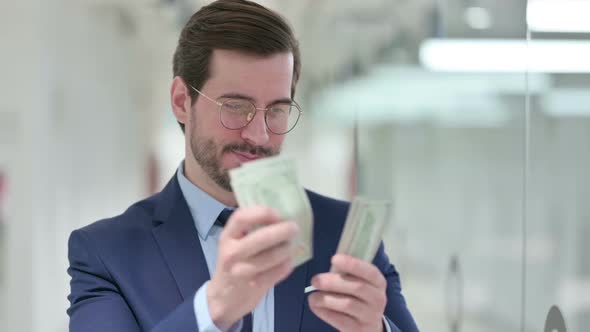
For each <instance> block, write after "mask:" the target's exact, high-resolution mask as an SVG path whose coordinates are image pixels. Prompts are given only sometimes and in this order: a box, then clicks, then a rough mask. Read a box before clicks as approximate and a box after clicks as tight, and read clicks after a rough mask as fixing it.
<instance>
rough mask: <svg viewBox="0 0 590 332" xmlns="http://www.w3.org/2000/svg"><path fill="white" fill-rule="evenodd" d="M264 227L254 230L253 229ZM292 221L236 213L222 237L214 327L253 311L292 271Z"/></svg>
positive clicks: (213, 285)
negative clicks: (271, 289)
mask: <svg viewBox="0 0 590 332" xmlns="http://www.w3.org/2000/svg"><path fill="white" fill-rule="evenodd" d="M258 225H266V226H265V227H261V228H260V229H257V230H255V231H253V232H249V231H250V230H251V229H252V228H253V227H254V226H258ZM298 231H299V230H298V227H297V224H296V223H294V222H281V220H280V217H279V215H278V214H277V213H276V212H275V211H274V210H272V209H270V208H265V207H252V208H243V209H238V210H236V212H235V213H233V214H232V216H231V217H230V219H229V220H228V222H227V224H226V226H225V228H224V229H223V231H222V232H221V234H220V237H219V246H218V247H219V256H218V259H217V266H216V268H215V273H214V274H213V277H212V278H211V281H210V283H209V285H208V286H207V304H208V306H209V313H210V315H211V319H212V320H213V322H214V323H215V325H216V326H217V327H218V328H220V329H221V330H227V329H229V328H230V327H231V326H232V325H233V324H234V323H235V322H237V321H238V320H239V319H240V318H242V317H243V316H244V315H246V314H247V313H249V312H251V311H253V310H254V308H255V307H256V305H257V304H258V302H260V300H261V299H262V297H263V296H264V295H265V294H266V292H267V291H268V290H269V289H270V288H271V287H273V286H274V285H275V284H276V283H278V282H280V281H281V280H283V279H285V278H286V277H287V276H288V275H289V274H290V273H291V272H292V271H293V258H292V257H293V251H294V248H293V246H292V245H291V242H292V240H293V239H294V238H295V236H296V234H297V232H298Z"/></svg>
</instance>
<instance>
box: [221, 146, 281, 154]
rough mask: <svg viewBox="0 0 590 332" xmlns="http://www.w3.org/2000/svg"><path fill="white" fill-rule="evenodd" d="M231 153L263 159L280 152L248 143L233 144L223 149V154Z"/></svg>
mask: <svg viewBox="0 0 590 332" xmlns="http://www.w3.org/2000/svg"><path fill="white" fill-rule="evenodd" d="M230 151H238V152H246V153H250V154H253V155H257V156H262V157H269V156H272V155H275V154H277V153H278V151H274V150H272V149H270V148H265V147H263V146H259V145H257V146H254V145H250V144H248V143H231V144H227V145H226V146H224V147H223V152H230Z"/></svg>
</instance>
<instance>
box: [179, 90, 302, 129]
mask: <svg viewBox="0 0 590 332" xmlns="http://www.w3.org/2000/svg"><path fill="white" fill-rule="evenodd" d="M189 86H190V87H191V88H192V89H193V90H195V91H196V92H197V93H198V94H199V95H201V96H203V97H204V98H206V99H208V100H209V101H211V102H213V103H215V104H216V105H217V106H219V120H220V121H221V124H222V125H223V126H224V127H225V128H227V129H230V130H238V129H242V128H244V127H246V126H247V125H248V124H249V123H250V122H252V120H253V119H254V116H255V115H256V111H263V112H264V122H265V123H266V127H267V128H268V130H270V131H271V132H272V133H273V134H276V135H284V134H286V133H288V132H290V131H291V130H293V128H295V125H296V124H297V122H298V121H299V118H300V117H301V114H303V111H301V108H300V107H299V105H297V103H296V102H278V103H274V104H272V105H270V106H269V107H266V108H257V107H256V106H255V105H254V104H253V103H252V102H250V101H249V100H246V99H239V98H227V99H224V100H223V101H217V100H215V99H213V98H211V97H209V96H207V95H205V94H204V93H202V92H201V91H199V90H197V89H196V88H195V87H193V86H192V85H190V84H189Z"/></svg>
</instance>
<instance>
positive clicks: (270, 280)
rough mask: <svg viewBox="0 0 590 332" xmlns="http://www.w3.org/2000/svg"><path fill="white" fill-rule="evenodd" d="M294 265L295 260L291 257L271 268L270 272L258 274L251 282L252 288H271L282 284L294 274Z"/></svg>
mask: <svg viewBox="0 0 590 332" xmlns="http://www.w3.org/2000/svg"><path fill="white" fill-rule="evenodd" d="M293 269H294V264H293V258H291V257H289V258H287V259H286V260H285V261H283V262H282V263H281V264H279V265H277V266H275V267H273V268H271V269H270V270H267V271H263V272H260V273H258V274H257V275H256V276H254V278H252V279H251V281H250V283H249V284H250V287H265V288H267V287H270V286H274V285H275V284H277V283H279V282H281V281H282V280H284V279H285V278H287V277H288V276H289V275H290V274H291V272H293Z"/></svg>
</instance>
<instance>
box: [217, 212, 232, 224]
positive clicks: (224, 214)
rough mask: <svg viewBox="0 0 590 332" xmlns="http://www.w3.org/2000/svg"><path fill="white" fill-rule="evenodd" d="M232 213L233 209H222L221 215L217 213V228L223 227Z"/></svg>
mask: <svg viewBox="0 0 590 332" xmlns="http://www.w3.org/2000/svg"><path fill="white" fill-rule="evenodd" d="M232 213H234V210H233V209H227V208H226V209H223V211H221V213H219V216H218V217H217V223H218V224H219V226H221V227H225V224H226V223H227V220H228V219H229V217H230V216H231V215H232Z"/></svg>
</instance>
